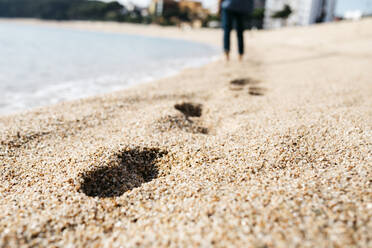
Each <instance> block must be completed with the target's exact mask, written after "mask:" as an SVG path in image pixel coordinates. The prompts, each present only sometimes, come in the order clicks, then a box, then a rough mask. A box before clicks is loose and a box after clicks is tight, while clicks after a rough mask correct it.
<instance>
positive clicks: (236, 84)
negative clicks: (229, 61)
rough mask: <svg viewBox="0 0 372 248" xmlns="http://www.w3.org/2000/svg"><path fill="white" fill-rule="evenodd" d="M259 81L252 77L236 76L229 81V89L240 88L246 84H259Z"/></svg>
mask: <svg viewBox="0 0 372 248" xmlns="http://www.w3.org/2000/svg"><path fill="white" fill-rule="evenodd" d="M259 83H260V81H258V80H256V79H253V78H238V79H234V80H232V81H230V87H229V88H230V90H242V89H243V88H244V86H246V85H255V84H259Z"/></svg>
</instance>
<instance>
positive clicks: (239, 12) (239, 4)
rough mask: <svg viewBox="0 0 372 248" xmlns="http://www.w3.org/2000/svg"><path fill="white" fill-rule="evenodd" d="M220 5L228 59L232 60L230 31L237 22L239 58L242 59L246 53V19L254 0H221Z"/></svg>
mask: <svg viewBox="0 0 372 248" xmlns="http://www.w3.org/2000/svg"><path fill="white" fill-rule="evenodd" d="M218 6H219V10H218V12H219V14H220V15H221V17H222V28H223V30H224V35H223V44H224V51H225V55H226V60H227V61H229V60H230V33H231V30H232V29H233V25H234V23H235V28H236V33H237V36H238V50H239V60H240V61H242V60H243V55H244V37H243V33H244V19H245V17H246V16H248V15H249V14H250V13H251V11H252V9H253V0H219V4H218Z"/></svg>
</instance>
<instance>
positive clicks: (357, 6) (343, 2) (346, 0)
mask: <svg viewBox="0 0 372 248" xmlns="http://www.w3.org/2000/svg"><path fill="white" fill-rule="evenodd" d="M348 10H362V12H363V13H364V14H367V13H372V0H338V3H337V7H336V15H343V14H344V13H345V12H346V11H348Z"/></svg>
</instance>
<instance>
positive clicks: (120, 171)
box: [80, 148, 167, 198]
mask: <svg viewBox="0 0 372 248" xmlns="http://www.w3.org/2000/svg"><path fill="white" fill-rule="evenodd" d="M166 154H167V152H164V151H160V150H159V149H154V148H138V149H132V150H128V151H124V152H121V153H119V154H117V155H115V156H114V157H113V159H112V160H110V161H109V163H108V164H107V165H106V166H104V167H99V168H96V169H94V170H92V171H88V172H86V173H84V174H83V175H82V179H83V183H82V184H81V187H80V191H81V192H83V193H84V194H86V195H87V196H91V197H101V198H104V197H115V196H121V195H122V194H124V193H125V192H126V191H128V190H131V189H133V188H137V187H140V186H141V185H142V184H143V183H146V182H149V181H151V180H153V179H155V178H157V177H158V175H159V167H158V166H157V164H156V162H157V160H158V159H160V158H161V157H163V156H164V155H166Z"/></svg>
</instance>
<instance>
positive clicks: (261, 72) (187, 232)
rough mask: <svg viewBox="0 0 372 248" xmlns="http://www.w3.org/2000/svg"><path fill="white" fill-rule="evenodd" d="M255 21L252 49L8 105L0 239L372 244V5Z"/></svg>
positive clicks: (0, 154)
mask: <svg viewBox="0 0 372 248" xmlns="http://www.w3.org/2000/svg"><path fill="white" fill-rule="evenodd" d="M2 21H8V20H2ZM18 22H20V23H27V24H29V25H57V26H59V27H61V28H77V29H84V30H92V31H104V32H124V33H130V34H142V35H150V36H161V37H169V38H177V39H187V40H193V41H198V42H203V43H207V44H210V45H213V46H220V45H221V39H222V38H221V36H222V33H221V31H220V30H193V31H192V30H191V31H182V30H178V29H176V28H160V27H154V26H149V27H145V26H137V25H128V24H115V23H91V22H58V23H56V22H41V21H35V20H31V21H27V20H18ZM245 35H246V51H247V55H246V58H245V60H244V61H243V62H242V63H239V62H237V61H236V58H235V57H234V58H233V61H231V62H230V63H228V64H226V63H225V62H224V61H222V60H220V61H216V62H214V63H211V64H208V65H206V66H204V67H201V68H192V69H187V70H184V71H182V72H181V73H179V74H178V75H176V76H174V77H169V78H164V79H161V80H159V81H156V82H152V83H148V84H141V85H138V86H135V87H132V88H130V89H127V90H125V91H120V92H114V93H111V94H106V95H103V96H98V97H91V98H87V99H81V100H77V101H71V102H65V103H60V104H57V105H53V106H49V107H43V108H39V109H35V110H33V111H28V112H24V113H19V114H16V115H9V116H2V117H0V166H1V167H0V170H1V171H0V247H199V246H201V247H212V246H213V247H214V246H215V247H257V248H258V247H261V248H263V247H372V231H371V230H372V185H371V184H372V70H371V68H372V50H371V44H372V19H365V20H362V21H359V22H342V23H333V24H326V25H317V26H311V27H306V28H299V27H297V28H286V29H282V30H275V31H262V32H261V31H260V32H246V34H245Z"/></svg>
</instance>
